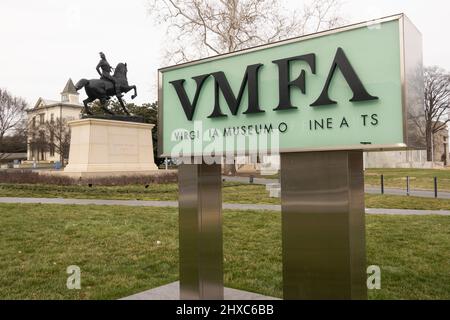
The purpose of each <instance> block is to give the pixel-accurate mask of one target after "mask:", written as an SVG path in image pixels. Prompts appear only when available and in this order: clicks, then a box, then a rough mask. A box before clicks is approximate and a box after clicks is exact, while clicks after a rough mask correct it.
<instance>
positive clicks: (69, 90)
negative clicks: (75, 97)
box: [61, 78, 78, 94]
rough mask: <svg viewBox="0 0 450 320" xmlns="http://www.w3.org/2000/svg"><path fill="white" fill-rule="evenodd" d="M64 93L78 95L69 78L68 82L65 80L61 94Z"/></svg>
mask: <svg viewBox="0 0 450 320" xmlns="http://www.w3.org/2000/svg"><path fill="white" fill-rule="evenodd" d="M64 93H70V94H78V92H77V89H76V88H75V85H74V84H73V82H72V79H71V78H69V80H67V83H66V86H65V87H64V89H63V91H62V92H61V94H64Z"/></svg>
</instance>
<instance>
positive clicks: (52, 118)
mask: <svg viewBox="0 0 450 320" xmlns="http://www.w3.org/2000/svg"><path fill="white" fill-rule="evenodd" d="M50 122H51V123H53V122H55V115H54V114H53V113H52V114H51V115H50Z"/></svg>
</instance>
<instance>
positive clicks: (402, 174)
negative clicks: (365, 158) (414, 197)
mask: <svg viewBox="0 0 450 320" xmlns="http://www.w3.org/2000/svg"><path fill="white" fill-rule="evenodd" d="M381 174H383V176H384V186H385V188H402V189H406V177H407V176H409V177H410V187H411V189H416V190H418V189H423V190H433V188H434V180H433V178H434V177H437V179H438V189H439V190H440V191H450V170H439V169H366V171H365V175H364V181H365V184H366V185H370V186H377V187H378V186H380V176H381Z"/></svg>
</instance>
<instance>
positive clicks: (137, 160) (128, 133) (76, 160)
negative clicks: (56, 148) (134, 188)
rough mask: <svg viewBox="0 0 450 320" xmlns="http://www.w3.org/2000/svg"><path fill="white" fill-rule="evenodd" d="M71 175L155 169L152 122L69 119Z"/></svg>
mask: <svg viewBox="0 0 450 320" xmlns="http://www.w3.org/2000/svg"><path fill="white" fill-rule="evenodd" d="M69 126H70V129H71V132H72V133H71V140H70V153H69V164H68V165H67V166H66V168H65V169H64V174H65V175H68V176H73V177H93V176H96V177H97V176H111V175H114V176H118V175H142V174H145V173H151V172H154V171H156V170H158V168H157V166H156V165H155V161H154V158H153V142H152V128H153V127H154V125H153V124H148V123H137V122H127V121H117V120H106V119H91V118H88V119H81V120H74V121H70V122H69Z"/></svg>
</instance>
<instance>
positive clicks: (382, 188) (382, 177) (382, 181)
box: [381, 175, 384, 194]
mask: <svg viewBox="0 0 450 320" xmlns="http://www.w3.org/2000/svg"><path fill="white" fill-rule="evenodd" d="M381 194H384V175H381Z"/></svg>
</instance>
